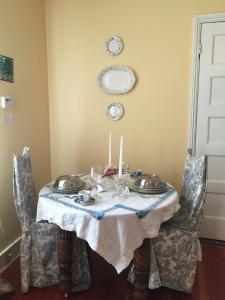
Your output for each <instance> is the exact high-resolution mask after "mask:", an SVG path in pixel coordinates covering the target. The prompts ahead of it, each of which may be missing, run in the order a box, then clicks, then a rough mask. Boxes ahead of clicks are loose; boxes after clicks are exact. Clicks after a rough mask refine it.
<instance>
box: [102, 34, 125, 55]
mask: <svg viewBox="0 0 225 300" xmlns="http://www.w3.org/2000/svg"><path fill="white" fill-rule="evenodd" d="M105 48H106V51H107V53H109V54H110V55H118V54H120V53H121V52H122V50H123V41H122V39H121V38H120V37H118V36H111V37H110V38H109V39H108V40H107V41H106V42H105Z"/></svg>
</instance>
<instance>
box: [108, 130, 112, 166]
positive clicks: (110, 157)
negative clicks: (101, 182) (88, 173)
mask: <svg viewBox="0 0 225 300" xmlns="http://www.w3.org/2000/svg"><path fill="white" fill-rule="evenodd" d="M111 166H112V136H111V132H110V133H109V163H108V167H109V168H111Z"/></svg>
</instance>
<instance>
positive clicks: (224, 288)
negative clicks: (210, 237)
mask: <svg viewBox="0 0 225 300" xmlns="http://www.w3.org/2000/svg"><path fill="white" fill-rule="evenodd" d="M201 244H202V249H203V260H202V262H200V263H199V264H198V268H197V273H196V281H195V285H194V288H193V292H192V294H191V295H188V294H185V293H182V292H178V291H174V290H169V289H166V288H159V289H155V290H149V298H148V299H149V300H225V283H224V282H225V281H224V279H225V244H217V243H212V242H209V241H204V240H203V241H201ZM90 258H91V259H90V265H91V270H92V274H94V276H93V278H92V285H91V287H90V289H89V290H88V291H86V292H80V293H74V294H72V295H71V296H70V299H71V300H73V299H74V300H75V299H76V300H133V298H132V290H133V287H132V285H131V284H130V283H128V282H127V280H126V278H127V274H128V269H126V270H125V271H123V272H122V273H121V274H119V275H117V273H116V271H115V269H114V268H113V267H112V266H111V265H109V264H108V263H107V262H106V261H105V260H104V259H103V258H102V257H100V256H99V255H98V254H96V253H94V252H93V251H91V250H90ZM2 276H4V277H5V278H7V279H8V280H9V281H10V282H11V283H12V284H14V285H15V287H16V289H17V292H16V293H14V294H11V295H4V296H1V297H0V299H3V300H63V299H64V297H63V294H62V293H61V292H60V291H59V290H58V287H57V286H53V287H48V288H43V289H40V288H32V289H31V290H30V292H29V293H28V294H22V293H21V292H20V266H19V260H17V261H15V262H14V263H13V264H12V265H11V266H10V267H9V268H8V269H7V270H6V271H4V273H3V274H2Z"/></svg>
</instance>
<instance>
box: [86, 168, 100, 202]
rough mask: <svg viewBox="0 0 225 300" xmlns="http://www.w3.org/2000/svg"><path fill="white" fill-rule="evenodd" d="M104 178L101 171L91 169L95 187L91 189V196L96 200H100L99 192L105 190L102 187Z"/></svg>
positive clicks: (91, 178)
mask: <svg viewBox="0 0 225 300" xmlns="http://www.w3.org/2000/svg"><path fill="white" fill-rule="evenodd" d="M102 177H103V173H102V171H101V170H100V169H97V168H91V171H90V174H89V178H90V181H91V182H92V184H93V186H92V188H91V194H92V196H93V197H94V198H100V196H99V192H101V191H102V189H103V188H102V185H101V183H102Z"/></svg>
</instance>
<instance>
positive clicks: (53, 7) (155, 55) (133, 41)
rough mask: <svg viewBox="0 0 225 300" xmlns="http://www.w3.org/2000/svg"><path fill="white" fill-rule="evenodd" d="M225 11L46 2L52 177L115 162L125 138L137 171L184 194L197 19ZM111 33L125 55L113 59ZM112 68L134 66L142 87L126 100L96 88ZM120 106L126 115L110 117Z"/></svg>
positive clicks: (163, 4)
mask: <svg viewBox="0 0 225 300" xmlns="http://www.w3.org/2000/svg"><path fill="white" fill-rule="evenodd" d="M224 11H225V1H224V0H213V1H212V0H188V1H187V0H170V1H169V0H157V1H153V0H152V1H151V0H114V1H103V0H95V1H93V0H86V1H78V0H64V1H61V0H46V15H47V18H46V20H47V50H48V71H49V97H50V98H49V101H50V132H51V157H52V175H53V177H56V176H58V175H60V174H63V173H73V172H74V173H75V172H80V171H85V170H88V169H89V168H90V166H91V165H96V164H101V165H103V164H104V163H106V162H107V141H108V134H109V132H110V131H111V132H112V140H113V162H114V163H117V161H118V147H119V137H120V135H123V136H124V143H125V160H126V162H128V163H129V164H130V166H131V168H141V169H142V170H143V171H145V172H156V173H158V174H159V175H160V176H162V177H163V178H164V179H166V180H168V181H170V182H171V183H172V184H175V186H176V187H177V188H180V183H181V177H182V171H183V163H184V157H185V153H186V147H187V140H188V117H189V115H188V114H189V98H190V97H189V94H190V77H191V63H192V62H191V56H192V21H193V16H194V15H197V14H206V13H215V12H224ZM111 35H118V36H120V37H121V38H122V39H123V41H124V50H123V52H122V53H121V54H120V55H118V56H115V57H113V56H110V55H108V54H107V53H106V51H105V48H104V43H105V41H106V40H107V39H108V38H109V37H110V36H111ZM110 65H124V66H128V67H130V68H132V69H133V70H134V71H135V73H136V76H137V83H136V86H135V88H134V89H133V90H132V91H131V92H129V93H127V94H124V95H109V94H105V93H104V92H102V91H101V90H100V89H99V87H98V85H97V82H96V78H97V76H98V74H99V72H100V71H101V70H102V69H103V68H105V67H106V66H110ZM115 101H119V102H121V103H122V104H123V105H124V108H125V115H124V117H123V119H121V120H120V121H110V120H109V119H108V118H107V117H106V113H105V112H106V107H107V105H108V104H109V103H111V102H115Z"/></svg>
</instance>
